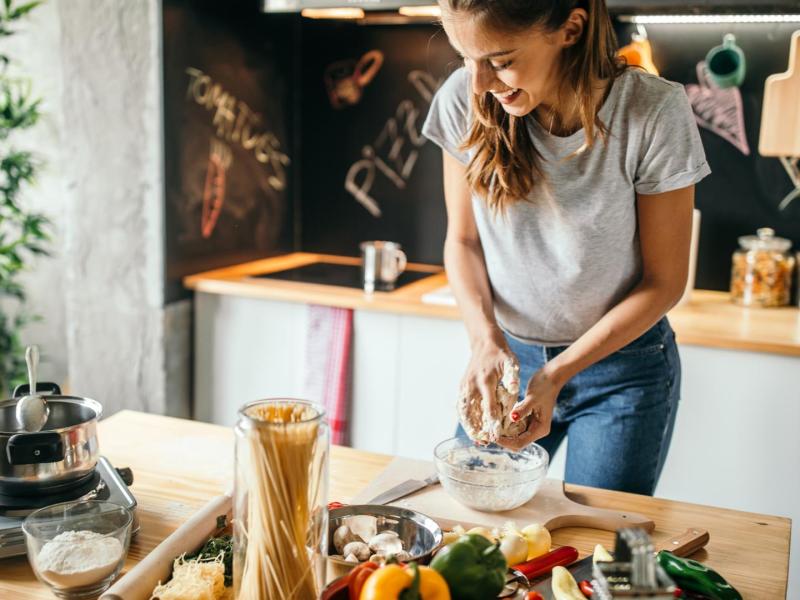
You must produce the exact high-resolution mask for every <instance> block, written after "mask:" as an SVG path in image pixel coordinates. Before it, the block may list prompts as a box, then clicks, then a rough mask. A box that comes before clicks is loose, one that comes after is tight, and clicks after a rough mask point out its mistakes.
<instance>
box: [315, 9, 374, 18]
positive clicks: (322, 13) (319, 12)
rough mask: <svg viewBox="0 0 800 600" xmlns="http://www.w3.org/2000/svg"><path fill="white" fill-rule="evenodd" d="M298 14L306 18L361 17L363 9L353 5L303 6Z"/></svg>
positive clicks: (362, 16)
mask: <svg viewBox="0 0 800 600" xmlns="http://www.w3.org/2000/svg"><path fill="white" fill-rule="evenodd" d="M300 14H301V15H303V16H304V17H306V18H307V19H363V18H364V9H363V8H354V7H341V8H304V9H303V10H302V11H300Z"/></svg>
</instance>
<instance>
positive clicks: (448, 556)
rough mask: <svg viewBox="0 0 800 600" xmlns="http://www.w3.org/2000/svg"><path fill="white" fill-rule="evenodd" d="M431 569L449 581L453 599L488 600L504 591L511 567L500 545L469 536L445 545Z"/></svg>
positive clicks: (468, 534)
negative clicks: (507, 573)
mask: <svg viewBox="0 0 800 600" xmlns="http://www.w3.org/2000/svg"><path fill="white" fill-rule="evenodd" d="M431 567H432V568H433V569H435V570H436V571H438V572H439V573H440V574H441V575H442V577H444V578H445V581H447V585H448V587H449V588H450V594H451V595H452V597H453V600H486V599H487V598H496V597H497V595H498V594H499V593H500V592H501V591H503V586H504V585H505V581H506V572H507V570H508V566H507V565H506V559H505V557H504V556H503V553H502V552H501V551H500V544H499V543H492V542H490V541H489V540H488V539H486V538H485V537H483V536H482V535H478V534H476V533H467V534H465V535H462V536H461V537H460V538H458V539H457V540H456V541H455V542H453V543H452V544H450V545H449V546H445V547H444V548H443V549H442V550H441V551H440V552H439V553H438V554H437V555H436V557H435V558H434V559H433V561H432V562H431Z"/></svg>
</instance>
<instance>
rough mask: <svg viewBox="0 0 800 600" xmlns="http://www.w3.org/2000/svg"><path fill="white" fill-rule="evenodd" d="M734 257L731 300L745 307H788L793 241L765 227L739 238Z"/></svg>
mask: <svg viewBox="0 0 800 600" xmlns="http://www.w3.org/2000/svg"><path fill="white" fill-rule="evenodd" d="M739 245H740V246H741V248H739V249H738V250H737V251H736V252H734V253H733V267H732V269H731V299H732V300H733V301H734V302H736V303H738V304H742V305H744V306H786V305H787V304H789V297H790V296H791V293H792V271H793V270H794V257H793V256H792V255H791V254H790V253H789V248H791V247H792V242H791V240H787V239H785V238H781V237H775V231H773V230H772V229H770V228H769V227H762V228H761V229H759V230H758V231H757V232H756V235H745V236H742V237H740V238H739Z"/></svg>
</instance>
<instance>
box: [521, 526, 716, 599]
mask: <svg viewBox="0 0 800 600" xmlns="http://www.w3.org/2000/svg"><path fill="white" fill-rule="evenodd" d="M708 539H709V535H708V531H706V530H705V529H700V528H699V527H693V528H691V529H687V530H686V531H684V532H683V533H681V534H680V535H677V536H675V537H673V538H670V539H668V540H664V541H663V542H659V543H658V544H656V545H655V548H656V550H655V551H656V552H658V551H660V550H669V551H670V552H672V553H673V554H675V555H676V556H689V555H690V554H693V553H694V552H696V551H697V550H699V549H700V548H702V547H703V546H705V545H706V544H707V543H708ZM592 566H593V565H592V556H591V555H589V556H587V557H586V558H582V559H581V560H579V561H578V562H576V563H573V564H572V565H570V566H569V567H567V569H568V570H569V572H570V573H572V576H573V577H574V578H575V581H577V582H578V583H580V582H581V581H582V580H584V579H586V580H587V581H591V580H592V579H593V575H592ZM531 589H532V590H535V591H537V592H539V593H540V594H541V595H542V596H543V597H544V598H545V600H554V599H555V596H554V595H553V584H552V578H551V577H549V576H548V577H545V578H544V579H541V580H539V581H538V582H537V583H536V584H535V585H534V586H533V587H531Z"/></svg>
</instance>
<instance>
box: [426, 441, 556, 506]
mask: <svg viewBox="0 0 800 600" xmlns="http://www.w3.org/2000/svg"><path fill="white" fill-rule="evenodd" d="M433 457H434V462H435V464H436V471H437V472H438V473H439V481H440V482H441V484H442V486H443V487H444V489H445V491H446V492H447V493H448V494H450V496H452V497H453V498H454V499H455V500H457V501H458V502H460V503H461V504H463V505H465V506H469V507H470V508H474V509H476V510H483V511H489V512H499V511H504V510H511V509H513V508H517V507H518V506H522V505H523V504H525V503H526V502H528V501H529V500H530V499H531V498H533V497H534V495H536V492H537V491H538V490H539V486H541V484H542V481H544V478H545V476H546V475H547V466H548V464H549V461H550V457H549V455H548V454H547V451H546V450H545V449H544V448H542V447H541V446H539V445H538V444H530V445H529V446H527V447H526V448H524V449H523V450H520V451H519V452H514V451H512V450H507V449H505V448H502V447H500V446H496V445H494V444H492V445H489V446H479V445H476V444H475V443H474V442H472V441H471V440H469V439H464V438H458V437H455V438H450V439H447V440H445V441H443V442H441V443H440V444H438V445H437V446H436V448H434V450H433Z"/></svg>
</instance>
